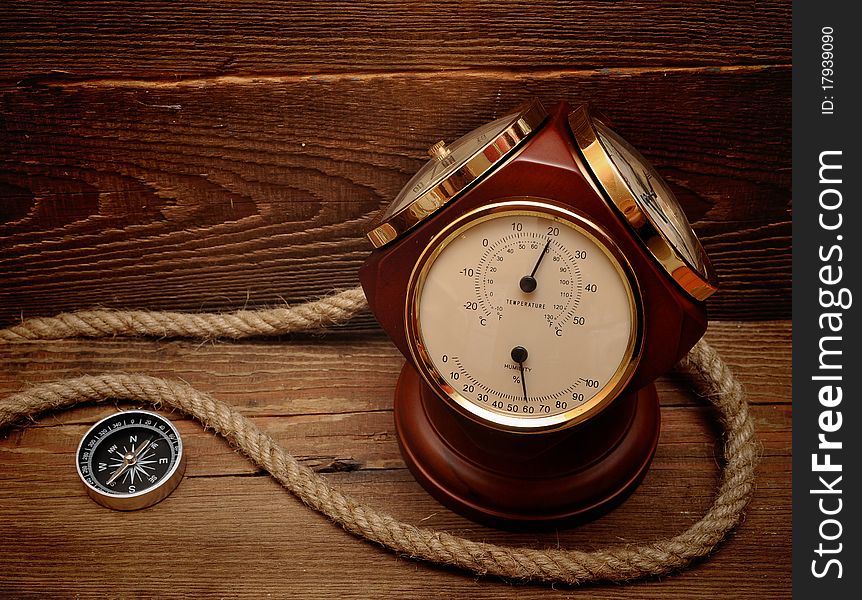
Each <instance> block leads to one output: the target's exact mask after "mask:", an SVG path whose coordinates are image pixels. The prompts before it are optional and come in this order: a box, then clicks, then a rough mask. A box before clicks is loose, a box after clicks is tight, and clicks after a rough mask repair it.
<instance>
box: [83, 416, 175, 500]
mask: <svg viewBox="0 0 862 600" xmlns="http://www.w3.org/2000/svg"><path fill="white" fill-rule="evenodd" d="M184 458H185V457H184V455H183V446H182V440H181V438H180V435H179V432H177V430H176V428H175V427H174V426H173V424H172V423H171V422H170V421H168V420H167V419H165V418H164V417H162V416H160V415H157V414H156V413H152V412H149V411H143V410H133V411H126V412H121V413H116V414H114V415H111V416H110V417H107V418H106V419H102V420H101V421H99V422H98V423H96V424H95V425H94V426H93V427H92V428H91V429H90V431H88V432H87V433H86V435H85V436H84V438H83V439H82V440H81V443H80V445H79V447H78V474H79V475H80V477H81V480H82V481H83V482H84V485H85V486H86V488H87V492H88V493H89V494H90V496H91V497H92V498H93V499H94V500H96V501H97V502H99V503H100V504H103V505H104V506H107V507H109V508H115V509H118V510H134V509H138V508H144V507H146V506H150V505H152V504H155V503H156V502H158V501H159V500H162V499H163V498H165V497H166V496H167V495H168V494H169V493H170V492H171V491H173V489H174V487H176V485H177V483H179V480H180V479H181V478H182V474H183V469H184V466H185V462H184Z"/></svg>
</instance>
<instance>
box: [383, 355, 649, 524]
mask: <svg viewBox="0 0 862 600" xmlns="http://www.w3.org/2000/svg"><path fill="white" fill-rule="evenodd" d="M395 425H396V430H397V434H398V442H399V444H400V445H401V452H402V454H403V456H404V460H405V461H406V462H407V466H408V467H409V468H410V470H411V471H412V473H413V475H414V476H415V477H416V479H417V480H418V481H419V482H420V483H421V484H422V486H423V487H425V489H426V490H428V492H429V493H430V494H431V495H432V496H434V497H435V498H436V499H437V500H439V501H440V502H441V503H443V504H444V505H446V506H448V507H449V508H451V509H452V510H454V511H456V512H458V513H461V514H463V515H464V516H467V517H469V518H471V519H473V520H475V521H477V522H481V523H485V524H488V525H492V526H495V527H503V528H508V529H513V528H514V529H524V528H530V529H535V528H550V527H559V526H561V525H566V524H569V525H571V524H574V523H576V522H578V521H583V520H587V519H589V518H593V517H595V516H597V515H598V514H600V513H602V512H604V511H606V510H609V509H610V508H612V507H613V506H615V505H616V503H618V502H620V501H621V500H622V499H624V498H625V497H626V496H627V495H628V494H629V493H630V492H631V491H632V490H633V489H634V488H635V487H636V486H637V484H638V483H640V481H641V479H642V478H643V476H644V474H645V473H646V470H647V468H648V467H649V464H650V462H651V461H652V457H653V454H654V453H655V449H656V445H657V444H658V436H659V429H660V416H659V405H658V395H657V394H656V391H655V386H654V385H652V384H650V385H648V386H646V387H644V388H642V389H641V390H639V391H637V392H635V393H631V394H628V395H624V396H621V397H619V398H617V399H615V400H614V401H613V402H612V403H611V404H610V405H609V406H608V407H607V408H605V409H604V410H603V411H602V412H601V413H599V414H598V415H597V416H596V417H595V418H593V419H590V420H589V421H587V422H585V423H582V424H580V425H577V426H575V427H572V428H569V429H566V430H563V431H558V432H553V433H539V434H522V433H510V432H504V431H499V430H495V429H491V428H490V427H488V426H485V425H482V424H480V423H477V422H474V421H472V420H470V419H468V418H467V417H464V416H463V415H461V414H459V413H457V412H455V411H454V410H453V409H452V408H450V407H449V406H448V405H447V404H446V402H445V401H444V400H443V399H441V398H439V397H438V396H437V395H436V394H435V393H434V392H433V391H432V390H431V388H430V387H428V386H427V384H425V382H424V381H423V380H422V378H421V376H420V375H419V374H418V373H417V372H416V370H415V369H414V368H413V367H412V365H410V364H409V363H407V364H405V365H404V368H403V369H402V371H401V376H400V377H399V379H398V385H397V387H396V391H395Z"/></svg>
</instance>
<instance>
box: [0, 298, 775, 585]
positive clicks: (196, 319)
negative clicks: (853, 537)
mask: <svg viewBox="0 0 862 600" xmlns="http://www.w3.org/2000/svg"><path fill="white" fill-rule="evenodd" d="M366 307H367V303H366V302H365V298H364V296H363V295H362V290H361V288H354V289H350V290H346V291H344V292H341V293H338V294H334V295H332V296H329V297H326V298H323V299H321V300H317V301H315V302H310V303H306V304H303V305H299V306H296V307H293V308H278V309H267V310H258V311H238V312H235V313H229V314H224V315H218V314H197V315H189V314H183V313H168V312H147V311H84V312H79V313H70V314H61V315H59V316H57V317H52V318H48V319H31V320H28V321H24V322H23V323H21V324H20V325H17V326H15V327H12V328H9V329H4V330H0V340H2V341H7V342H14V341H24V340H37V339H38V340H43V339H59V338H64V337H106V336H115V335H132V336H156V337H194V338H204V339H212V338H217V337H228V338H232V339H239V338H242V337H250V336H253V335H277V334H283V333H290V332H296V331H307V330H316V329H322V328H325V327H328V326H331V325H336V324H341V323H345V322H347V321H348V320H349V319H350V318H351V317H352V316H354V315H355V314H357V313H358V312H360V311H362V310H364V309H365V308H366ZM678 369H680V370H681V371H683V372H687V373H688V374H689V375H690V376H691V379H692V381H693V383H694V384H695V386H696V387H697V389H698V391H699V393H700V394H701V395H702V396H703V397H705V398H707V399H708V400H709V401H710V402H711V403H712V404H713V405H714V407H715V408H716V410H717V411H718V413H719V416H720V421H721V424H722V427H723V430H724V434H725V445H724V459H725V465H724V467H723V469H722V474H721V479H720V482H719V485H718V489H717V491H716V495H715V499H714V502H713V504H712V506H711V507H710V508H709V510H708V511H707V512H706V514H705V515H704V516H703V517H701V518H700V520H698V521H697V522H696V523H694V524H693V525H691V526H690V527H689V528H688V529H686V530H685V531H683V532H681V533H679V534H678V535H676V536H673V537H670V538H662V539H657V540H654V541H651V542H648V543H644V544H640V545H629V544H626V545H619V546H612V547H609V548H605V549H602V550H597V551H593V552H584V551H580V550H562V549H552V550H536V549H531V548H518V547H511V546H502V545H497V544H488V543H482V542H475V541H472V540H469V539H466V538H462V537H458V536H454V535H451V534H448V533H445V532H441V531H437V530H434V529H429V528H424V527H416V526H414V525H411V524H409V523H404V522H402V521H399V520H398V519H396V518H395V517H393V516H391V515H389V514H387V513H386V512H383V511H380V510H377V509H374V508H371V507H369V506H366V505H364V504H363V503H361V502H359V501H358V500H355V499H354V498H352V497H351V496H349V495H347V494H345V493H344V492H342V491H340V490H339V489H338V488H336V487H334V486H332V485H331V484H330V483H329V482H328V481H327V480H326V478H325V477H323V476H321V475H319V474H317V473H315V472H314V471H312V470H311V469H309V468H308V467H305V466H303V465H301V464H300V463H299V462H298V461H297V460H296V459H295V458H294V457H293V456H291V455H290V454H289V453H287V452H286V451H285V450H283V449H282V448H281V446H279V445H278V444H277V443H276V442H275V440H273V439H272V438H271V437H270V436H269V435H268V434H266V433H265V432H263V431H261V430H260V429H259V428H258V427H257V426H256V425H255V424H254V423H252V422H251V421H250V420H249V419H247V418H246V417H244V416H243V415H242V414H240V413H239V412H238V411H237V410H236V409H234V408H233V407H231V406H229V405H228V404H225V403H224V402H221V401H219V400H216V399H215V398H213V397H212V396H211V395H209V394H207V393H205V392H201V391H199V390H196V389H195V388H193V387H191V386H190V385H188V384H186V383H184V382H180V381H174V380H168V379H161V378H157V377H149V376H146V375H130V374H121V373H110V374H101V375H88V376H84V377H77V378H72V379H64V380H60V381H56V382H53V383H45V384H40V385H36V386H34V387H32V388H30V389H28V390H25V391H23V392H19V393H17V394H14V395H12V396H8V397H7V398H5V399H3V400H0V430H2V429H4V428H6V427H9V426H11V425H13V424H15V423H17V422H20V421H22V420H24V419H26V418H31V417H33V416H35V415H36V414H39V413H42V412H45V411H49V410H62V409H66V408H70V407H72V406H75V405H78V404H81V403H86V402H104V401H106V400H109V399H110V400H117V399H124V400H131V401H134V402H140V403H144V404H150V405H153V406H155V407H157V408H158V407H167V408H171V409H176V410H178V411H181V412H183V413H185V414H187V415H189V416H191V417H193V418H195V419H197V420H198V421H199V422H200V423H201V424H203V425H204V426H205V427H207V428H211V429H213V430H214V431H216V432H217V433H218V434H219V435H221V436H223V437H225V438H226V439H227V440H228V441H229V442H230V443H231V444H232V445H233V446H235V447H236V448H238V449H239V450H241V451H242V452H243V453H244V454H245V455H246V456H247V457H248V458H249V459H250V460H251V462H253V463H254V464H255V465H257V466H258V467H260V468H261V469H265V470H266V471H267V472H269V473H270V474H271V475H272V477H273V478H275V479H276V480H277V481H278V482H279V483H281V485H282V486H284V487H285V488H286V489H287V490H289V491H290V492H291V493H292V494H294V495H295V496H296V497H297V498H299V499H300V500H302V502H304V503H305V504H306V505H308V506H309V507H311V508H312V509H313V510H316V511H318V512H321V513H323V514H325V515H327V516H328V517H329V518H330V519H332V520H333V521H334V522H335V523H337V524H338V525H341V526H342V527H343V528H344V529H346V530H347V531H349V532H350V533H352V534H354V535H356V536H358V537H361V538H365V539H367V540H370V541H372V542H376V543H378V544H380V545H382V546H384V547H386V548H389V549H390V550H392V551H393V552H397V553H399V554H402V555H406V556H410V557H412V558H415V559H418V560H424V561H428V562H432V563H437V564H441V565H450V566H456V567H458V568H460V569H463V570H465V571H469V572H471V573H474V574H476V575H481V576H485V575H494V576H499V577H504V578H508V579H518V580H531V581H539V582H544V583H566V584H572V585H579V584H585V583H593V582H602V581H606V582H623V581H630V580H633V579H639V578H644V577H650V576H655V575H663V574H667V573H670V572H672V571H676V570H679V569H681V568H684V567H686V566H688V565H690V564H691V563H692V562H693V561H695V560H697V559H699V558H702V557H704V556H707V555H708V554H709V553H710V552H711V551H712V550H713V549H714V548H715V546H716V545H717V544H718V543H719V542H721V540H722V539H724V537H725V536H726V535H727V534H728V533H729V532H730V531H731V530H732V529H733V528H734V527H735V526H736V525H737V524H738V523H739V522H740V520H741V519H742V515H743V510H744V509H745V507H746V505H747V504H748V502H749V500H750V499H751V496H752V493H753V489H754V471H755V466H756V463H757V459H758V454H759V444H758V442H757V439H756V436H755V433H754V425H753V422H752V419H751V416H750V415H749V412H748V403H747V401H746V398H745V392H744V390H743V388H742V385H741V384H740V383H739V381H738V380H737V379H736V377H735V376H734V375H733V373H732V372H731V371H730V369H729V368H728V367H727V365H726V364H725V363H724V361H723V360H722V359H721V357H720V356H719V355H718V353H717V352H716V351H715V350H713V349H712V348H711V347H710V346H709V345H708V344H707V343H706V342H705V341H703V340H701V341H700V342H698V344H697V345H695V347H694V348H693V349H692V350H691V352H690V353H689V354H688V356H687V357H686V358H685V359H683V360H682V361H681V362H680V364H679V365H678Z"/></svg>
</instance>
